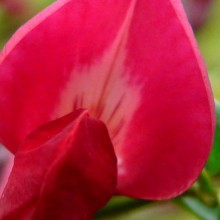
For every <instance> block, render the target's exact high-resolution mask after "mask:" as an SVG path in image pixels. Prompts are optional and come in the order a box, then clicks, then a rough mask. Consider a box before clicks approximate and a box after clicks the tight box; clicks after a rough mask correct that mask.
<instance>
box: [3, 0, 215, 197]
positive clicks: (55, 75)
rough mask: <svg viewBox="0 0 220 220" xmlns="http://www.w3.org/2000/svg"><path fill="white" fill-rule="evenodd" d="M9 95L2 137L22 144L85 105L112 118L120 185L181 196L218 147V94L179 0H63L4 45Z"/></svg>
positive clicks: (142, 193)
mask: <svg viewBox="0 0 220 220" xmlns="http://www.w3.org/2000/svg"><path fill="white" fill-rule="evenodd" d="M106 9H108V10H106ZM0 94H1V96H0V121H1V124H0V137H1V140H2V142H3V144H4V145H5V146H7V147H8V148H9V149H10V150H11V151H13V152H16V150H17V148H18V146H19V145H20V143H21V141H22V140H24V138H25V137H26V135H27V134H28V133H30V132H31V131H33V130H34V129H36V128H37V127H38V126H39V125H41V124H44V123H46V122H48V121H50V120H52V119H56V118H58V117H61V116H63V115H65V114H68V113H69V112H71V111H73V110H75V109H77V108H85V109H88V110H89V112H90V113H91V115H92V116H93V117H95V118H97V119H100V120H101V121H103V122H104V123H105V124H106V126H107V128H108V131H109V134H110V137H111V140H112V143H113V146H114V148H115V152H116V155H117V158H118V187H117V189H118V192H119V193H120V194H125V195H129V196H133V197H138V198H147V199H164V198H169V197H173V196H176V195H178V194H180V193H182V192H183V191H185V190H186V189H187V188H188V187H189V186H190V185H191V184H192V183H193V182H194V181H195V179H196V178H197V177H198V175H199V173H200V171H201V169H202V167H203V166H204V163H205V160H206V159H207V156H208V154H209V152H210V146H211V144H212V139H213V133H214V123H215V122H214V104H213V99H212V94H211V90H210V85H209V81H208V78H207V73H206V69H205V66H204V63H203V61H202V59H201V57H200V54H199V52H198V49H197V46H196V43H195V40H194V37H193V34H192V30H191V29H190V27H189V25H188V23H187V21H186V17H185V14H184V12H183V8H182V6H181V4H180V2H179V1H177V0H167V1H164V0H158V1H154V0H138V1H135V0H130V1H128V0H119V1H116V0H115V1H114V0H113V1H108V0H107V1H98V2H97V1H95V0H85V1H79V0H76V1H67V0H63V1H57V2H56V3H54V4H53V5H51V6H50V7H49V8H47V9H46V10H44V11H43V12H41V13H40V14H39V15H38V16H37V17H35V18H34V19H32V20H31V21H29V22H28V23H27V24H26V25H24V26H23V27H22V28H21V29H20V30H19V31H18V32H17V33H16V34H15V35H14V36H13V37H12V39H11V40H10V41H9V43H8V44H7V45H6V47H5V48H4V50H3V51H2V57H1V63H0Z"/></svg>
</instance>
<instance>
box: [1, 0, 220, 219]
mask: <svg viewBox="0 0 220 220" xmlns="http://www.w3.org/2000/svg"><path fill="white" fill-rule="evenodd" d="M20 1H22V0H20ZM23 1H24V3H25V4H26V5H28V9H27V8H26V9H24V11H23V13H22V14H23V15H21V14H20V13H15V14H14V13H9V12H7V11H6V10H5V8H4V7H3V6H1V5H0V48H1V47H2V46H3V45H4V43H5V42H6V41H7V39H8V38H9V37H10V36H11V34H12V33H13V32H14V31H15V30H16V29H17V28H18V27H19V26H20V25H21V24H22V23H24V22H25V21H26V20H28V19H29V18H30V17H32V16H33V15H34V14H36V13H37V12H38V11H39V10H41V9H42V8H44V7H45V6H46V5H48V4H50V3H51V2H53V1H52V0H45V1H42V0H41V1H39V0H31V1H27V0H23ZM25 1H26V2H25ZM196 38H197V40H198V44H199V47H200V49H201V52H202V55H203V57H204V59H205V62H206V64H207V68H208V72H209V76H210V81H211V85H212V88H213V92H214V96H215V98H216V99H217V100H220V1H219V0H216V1H214V3H213V5H212V7H211V10H210V12H209V17H208V20H207V21H206V23H205V24H204V25H203V26H202V27H201V28H200V29H199V30H197V31H196ZM216 108H217V117H218V118H217V120H218V127H217V133H216V137H215V145H214V150H213V152H212V154H211V156H210V159H209V163H208V165H207V169H206V170H204V171H203V173H202V175H201V177H200V179H199V180H198V181H197V182H196V183H195V184H194V186H193V187H192V188H191V189H190V190H189V191H188V192H186V193H185V194H184V195H182V196H181V197H179V198H176V199H173V200H170V201H164V202H146V201H140V200H132V199H129V198H126V197H117V198H113V199H112V200H111V201H110V202H109V204H108V205H107V206H106V207H105V208H104V209H103V210H101V211H100V212H99V213H97V216H96V219H103V220H107V219H112V220H144V219H149V220H218V219H220V215H219V213H220V208H219V206H220V205H219V198H220V104H217V107H216Z"/></svg>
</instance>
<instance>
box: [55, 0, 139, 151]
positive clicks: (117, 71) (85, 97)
mask: <svg viewBox="0 0 220 220" xmlns="http://www.w3.org/2000/svg"><path fill="white" fill-rule="evenodd" d="M135 4H136V0H133V1H132V2H131V5H130V8H129V10H128V12H127V16H126V18H125V20H124V23H123V24H122V26H121V28H120V31H119V32H118V35H117V37H116V38H115V40H114V42H113V43H112V44H111V45H110V47H109V48H107V49H106V51H105V52H104V54H103V56H102V57H101V58H100V59H99V60H96V61H95V62H94V63H93V64H92V65H90V66H78V67H75V68H74V70H73V72H72V76H71V78H70V80H69V81H68V83H67V84H66V88H65V89H63V92H62V94H61V97H60V103H59V104H58V106H57V109H56V110H55V113H54V116H53V118H57V117H60V116H63V115H65V114H67V113H69V112H71V111H72V110H73V109H77V108H86V109H88V110H89V112H90V113H91V114H92V115H93V116H95V117H97V118H99V119H101V120H102V121H103V122H105V123H106V124H107V126H108V129H109V132H110V136H111V138H112V141H113V144H114V147H115V148H116V147H117V146H118V145H120V144H121V143H122V142H123V138H124V133H125V132H126V130H125V129H126V128H127V125H128V124H129V122H130V119H131V118H132V115H133V113H134V111H135V110H136V108H137V106H138V102H139V101H140V98H139V96H140V91H141V88H142V85H141V83H139V84H137V83H136V82H135V79H134V78H132V79H131V77H130V74H128V72H129V71H130V70H129V69H128V68H127V67H126V66H125V59H126V52H127V51H126V43H127V38H128V34H129V33H128V31H129V27H130V23H131V19H132V15H133V11H134V7H135Z"/></svg>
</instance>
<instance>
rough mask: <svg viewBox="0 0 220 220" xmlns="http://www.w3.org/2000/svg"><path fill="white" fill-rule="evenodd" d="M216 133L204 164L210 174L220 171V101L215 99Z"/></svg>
mask: <svg viewBox="0 0 220 220" xmlns="http://www.w3.org/2000/svg"><path fill="white" fill-rule="evenodd" d="M216 116H217V118H216V134H215V142H214V146H213V150H212V153H211V155H210V157H209V160H208V163H207V165H206V168H207V170H208V171H209V173H210V174H212V175H216V174H218V173H220V102H218V101H216Z"/></svg>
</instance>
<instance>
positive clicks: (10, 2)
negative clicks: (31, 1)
mask: <svg viewBox="0 0 220 220" xmlns="http://www.w3.org/2000/svg"><path fill="white" fill-rule="evenodd" d="M0 4H2V5H4V7H5V8H6V10H7V11H8V12H10V13H13V14H14V13H15V14H17V13H21V12H22V11H23V10H24V7H25V6H24V2H23V0H0Z"/></svg>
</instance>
